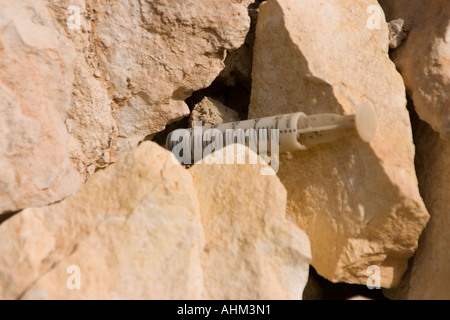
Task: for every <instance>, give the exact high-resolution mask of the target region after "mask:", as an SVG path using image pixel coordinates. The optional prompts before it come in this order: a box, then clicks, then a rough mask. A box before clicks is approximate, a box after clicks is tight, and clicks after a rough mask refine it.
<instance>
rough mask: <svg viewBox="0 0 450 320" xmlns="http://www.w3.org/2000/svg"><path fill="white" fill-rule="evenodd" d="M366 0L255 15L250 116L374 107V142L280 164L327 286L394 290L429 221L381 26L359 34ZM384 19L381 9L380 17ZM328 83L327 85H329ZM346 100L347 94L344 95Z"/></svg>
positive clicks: (331, 147) (354, 142) (283, 7)
mask: <svg viewBox="0 0 450 320" xmlns="http://www.w3.org/2000/svg"><path fill="white" fill-rule="evenodd" d="M371 5H374V6H377V2H376V1H374V0H358V1H354V0H342V1H316V0H304V1H295V0H279V1H275V0H269V1H267V2H265V3H263V4H262V5H261V7H260V10H259V17H258V24H257V30H256V43H255V53H254V59H253V89H252V97H251V105H250V112H249V118H254V117H261V116H271V115H276V114H282V113H290V112H296V111H303V112H305V113H306V114H315V113H322V112H336V113H341V114H353V113H354V112H355V106H354V105H353V104H352V103H351V102H350V101H349V98H347V97H346V94H347V95H348V96H350V97H351V98H352V99H353V100H354V101H356V102H357V103H363V102H365V103H368V104H370V105H372V106H373V107H374V109H375V111H376V113H377V118H378V123H377V126H378V127H377V134H376V136H375V138H374V139H373V141H372V142H371V143H370V144H366V143H364V142H362V141H361V140H359V139H358V138H357V137H354V138H351V139H346V140H342V141H339V142H336V143H332V144H328V145H323V146H318V147H315V148H311V149H310V150H308V151H305V152H298V153H293V154H291V155H284V156H282V157H281V158H280V160H281V161H280V169H279V172H278V175H279V177H280V179H281V181H282V182H283V184H284V186H285V187H286V189H287V191H288V205H287V210H288V214H289V215H290V216H291V217H292V218H294V219H295V220H296V222H297V224H298V226H300V227H301V228H302V229H303V230H305V231H306V233H307V234H308V236H309V238H310V241H311V250H312V262H311V264H312V265H313V266H314V268H315V269H316V270H317V272H318V273H319V274H320V275H322V276H324V277H326V278H327V279H329V280H331V281H333V282H347V283H359V284H364V285H365V284H366V281H367V278H368V276H369V275H370V273H369V272H368V271H367V268H368V266H370V265H377V266H379V267H380V268H381V285H382V286H383V287H392V286H395V285H396V284H398V282H399V280H400V279H401V276H402V275H403V273H404V272H405V270H406V267H407V262H408V259H409V258H410V257H411V256H412V254H413V253H414V251H415V249H416V248H417V241H418V238H419V235H420V233H421V232H422V230H423V228H424V227H425V225H426V223H427V221H428V219H429V215H428V213H427V211H426V208H425V206H424V204H423V201H422V199H421V197H420V195H419V192H418V188H417V178H416V175H415V171H414V146H413V141H412V133H411V125H410V121H409V116H408V111H407V109H406V98H405V88H404V85H403V82H402V79H401V76H400V75H399V74H398V72H397V71H396V69H395V66H394V64H393V63H392V62H391V61H390V60H389V56H388V47H389V37H388V28H387V24H386V22H385V21H382V23H381V29H369V28H367V27H366V26H367V20H368V19H369V16H370V15H369V14H368V11H367V9H368V7H369V6H371ZM380 12H381V13H382V11H381V10H380ZM332 84H334V85H332ZM344 92H345V93H346V94H344Z"/></svg>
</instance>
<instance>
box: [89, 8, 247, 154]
mask: <svg viewBox="0 0 450 320" xmlns="http://www.w3.org/2000/svg"><path fill="white" fill-rule="evenodd" d="M250 2H251V0H232V1H205V0H188V1H186V0H158V1H135V0H128V1H119V2H115V1H108V2H105V4H103V5H102V6H101V7H100V8H99V10H98V13H97V17H98V18H97V20H96V22H94V24H95V27H96V37H97V39H98V42H99V44H98V46H99V56H100V57H101V61H102V63H103V68H104V72H105V73H107V74H108V76H109V78H110V81H111V90H112V91H113V96H114V100H115V101H116V102H117V105H118V106H117V109H116V110H115V116H116V118H117V120H118V123H119V129H120V134H121V136H123V137H124V138H125V139H124V140H121V139H119V148H123V149H128V148H129V146H131V147H133V146H134V145H136V144H137V143H138V142H139V141H140V140H142V139H143V138H144V137H145V136H147V135H149V134H152V133H156V132H158V131H161V130H162V129H164V127H165V125H166V123H168V122H170V121H173V120H176V119H181V118H183V117H184V116H186V115H188V114H189V109H188V107H187V105H186V104H185V103H184V100H185V99H186V98H188V97H189V96H190V95H191V94H192V92H193V91H195V90H198V89H201V88H205V87H207V86H209V85H210V84H211V82H212V81H213V80H214V79H215V78H216V77H217V75H218V74H219V73H220V72H221V70H222V69H223V68H224V63H223V60H224V59H225V57H226V50H231V49H236V48H238V47H240V46H241V45H242V44H243V43H244V40H245V36H246V34H247V32H248V29H249V25H250V18H249V16H248V13H247V6H248V5H249V4H250ZM119 12H120V13H121V14H118V13H119Z"/></svg>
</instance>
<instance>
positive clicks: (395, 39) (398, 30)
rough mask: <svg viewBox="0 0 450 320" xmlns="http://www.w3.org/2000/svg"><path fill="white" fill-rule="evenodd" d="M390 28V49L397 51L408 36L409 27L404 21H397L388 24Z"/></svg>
mask: <svg viewBox="0 0 450 320" xmlns="http://www.w3.org/2000/svg"><path fill="white" fill-rule="evenodd" d="M388 28H389V48H390V49H397V48H398V47H399V46H400V45H401V44H402V43H403V40H405V38H406V36H407V35H408V31H409V27H407V26H406V25H405V21H404V20H403V19H395V20H392V21H390V22H389V23H388Z"/></svg>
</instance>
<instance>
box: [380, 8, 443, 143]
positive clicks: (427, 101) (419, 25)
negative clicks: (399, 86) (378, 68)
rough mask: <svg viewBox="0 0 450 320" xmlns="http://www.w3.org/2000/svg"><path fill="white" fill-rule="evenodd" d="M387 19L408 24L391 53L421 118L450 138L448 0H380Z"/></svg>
mask: <svg viewBox="0 0 450 320" xmlns="http://www.w3.org/2000/svg"><path fill="white" fill-rule="evenodd" d="M380 4H381V5H382V6H383V9H384V10H385V12H386V16H387V17H388V18H389V19H397V18H402V19H403V20H405V22H406V23H407V24H409V25H410V26H411V30H410V32H409V34H408V38H407V39H406V41H405V42H404V43H403V45H402V46H401V47H399V48H398V49H396V50H395V51H394V52H393V53H392V59H393V60H394V62H395V64H396V65H397V68H398V69H399V70H400V73H401V74H402V76H403V79H404V80H405V84H406V88H407V90H408V92H409V94H410V95H411V97H412V99H413V101H414V105H415V108H416V111H417V113H418V114H419V116H420V118H421V119H422V120H424V121H426V122H428V123H429V124H430V125H431V126H432V128H433V129H434V130H435V131H437V132H439V133H440V134H441V136H442V137H443V138H444V139H447V140H449V139H450V95H449V92H450V62H449V61H450V23H449V21H450V11H449V10H448V1H447V0H436V1H409V0H381V1H380Z"/></svg>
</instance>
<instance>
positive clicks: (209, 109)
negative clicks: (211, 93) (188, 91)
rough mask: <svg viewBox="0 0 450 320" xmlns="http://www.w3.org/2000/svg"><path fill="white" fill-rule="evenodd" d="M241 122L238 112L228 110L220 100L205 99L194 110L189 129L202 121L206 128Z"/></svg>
mask: <svg viewBox="0 0 450 320" xmlns="http://www.w3.org/2000/svg"><path fill="white" fill-rule="evenodd" d="M239 120H240V118H239V114H238V113H237V112H236V111H234V110H233V109H230V108H228V107H227V106H226V105H224V104H223V103H222V102H220V101H218V100H214V99H212V98H209V97H205V98H203V100H202V101H200V102H199V103H197V104H196V105H195V107H194V110H192V113H191V116H190V117H189V127H191V128H192V127H193V126H194V121H202V125H203V126H206V125H216V124H222V123H227V122H233V121H239Z"/></svg>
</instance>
